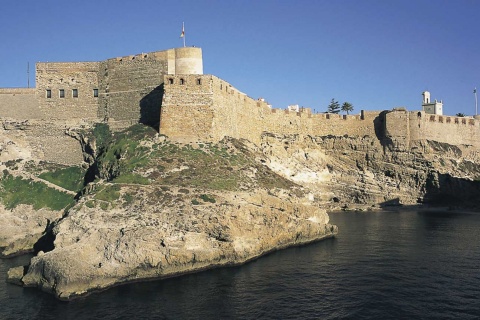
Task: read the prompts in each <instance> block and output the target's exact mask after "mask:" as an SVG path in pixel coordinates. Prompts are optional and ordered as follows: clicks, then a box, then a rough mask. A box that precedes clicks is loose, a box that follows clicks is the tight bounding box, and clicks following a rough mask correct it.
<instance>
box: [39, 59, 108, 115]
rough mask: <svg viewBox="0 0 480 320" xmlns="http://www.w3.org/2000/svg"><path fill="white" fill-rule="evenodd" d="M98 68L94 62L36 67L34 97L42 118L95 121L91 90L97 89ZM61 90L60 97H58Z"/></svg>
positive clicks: (97, 64)
mask: <svg viewBox="0 0 480 320" xmlns="http://www.w3.org/2000/svg"><path fill="white" fill-rule="evenodd" d="M98 66H99V63H98V62H57V63H50V62H49V63H40V62H39V63H37V65H36V68H37V70H36V83H37V88H36V97H37V101H38V106H39V109H40V112H41V113H42V118H43V119H48V120H53V119H72V118H83V119H93V118H97V109H98V98H97V97H94V89H98ZM47 90H50V93H51V97H50V98H49V97H47ZM61 90H63V92H64V97H61V96H60V92H61ZM74 90H77V94H78V96H77V97H75V96H74Z"/></svg>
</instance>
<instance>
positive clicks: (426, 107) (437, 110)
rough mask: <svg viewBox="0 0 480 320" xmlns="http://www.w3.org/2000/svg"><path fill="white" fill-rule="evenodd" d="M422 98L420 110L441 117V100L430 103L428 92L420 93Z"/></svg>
mask: <svg viewBox="0 0 480 320" xmlns="http://www.w3.org/2000/svg"><path fill="white" fill-rule="evenodd" d="M422 96H423V103H422V109H423V111H425V113H430V114H438V115H443V103H442V100H440V101H437V100H435V101H434V102H431V100H430V92H428V91H424V92H423V93H422Z"/></svg>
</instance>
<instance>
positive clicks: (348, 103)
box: [342, 102, 353, 114]
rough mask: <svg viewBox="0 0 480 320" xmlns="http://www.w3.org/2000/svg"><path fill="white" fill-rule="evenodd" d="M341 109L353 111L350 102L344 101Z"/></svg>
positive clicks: (347, 111) (348, 111)
mask: <svg viewBox="0 0 480 320" xmlns="http://www.w3.org/2000/svg"><path fill="white" fill-rule="evenodd" d="M342 111H343V112H346V113H347V114H349V113H350V112H352V111H353V105H352V104H351V103H350V102H344V103H343V104H342Z"/></svg>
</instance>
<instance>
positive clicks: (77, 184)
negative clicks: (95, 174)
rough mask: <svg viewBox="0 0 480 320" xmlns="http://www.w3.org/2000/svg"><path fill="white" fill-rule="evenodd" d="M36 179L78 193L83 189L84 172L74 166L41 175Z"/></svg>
mask: <svg viewBox="0 0 480 320" xmlns="http://www.w3.org/2000/svg"><path fill="white" fill-rule="evenodd" d="M38 177H39V178H41V179H44V180H46V181H49V182H51V183H53V184H56V185H57V186H60V187H62V188H64V189H67V190H70V191H75V192H78V191H80V190H82V188H83V179H84V177H85V170H84V169H82V168H80V167H75V166H73V167H66V168H61V169H57V170H55V171H53V172H44V173H41V174H40V175H39V176H38Z"/></svg>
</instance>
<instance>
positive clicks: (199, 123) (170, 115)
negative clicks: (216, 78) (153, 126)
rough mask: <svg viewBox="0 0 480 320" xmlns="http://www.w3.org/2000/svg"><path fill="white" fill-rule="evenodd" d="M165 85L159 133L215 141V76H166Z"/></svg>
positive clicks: (181, 137) (188, 138)
mask: <svg viewBox="0 0 480 320" xmlns="http://www.w3.org/2000/svg"><path fill="white" fill-rule="evenodd" d="M182 81H183V82H182ZM182 83H183V84H182ZM164 86H165V95H164V98H163V101H162V107H161V115H160V130H159V131H160V133H161V134H165V135H167V136H169V137H171V138H180V139H186V140H190V141H197V140H198V141H216V138H214V132H213V130H212V123H213V118H214V109H213V108H212V105H213V93H212V76H200V75H177V76H175V75H167V76H165V77H164Z"/></svg>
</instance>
